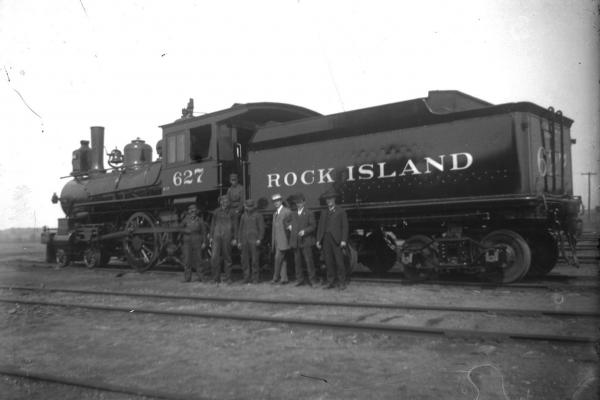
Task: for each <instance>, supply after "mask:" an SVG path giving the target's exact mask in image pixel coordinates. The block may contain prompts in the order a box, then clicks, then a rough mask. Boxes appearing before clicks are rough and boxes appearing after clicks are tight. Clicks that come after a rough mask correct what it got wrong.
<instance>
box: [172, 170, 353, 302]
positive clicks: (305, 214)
mask: <svg viewBox="0 0 600 400" xmlns="http://www.w3.org/2000/svg"><path fill="white" fill-rule="evenodd" d="M230 183H231V186H230V188H229V189H228V191H227V194H225V195H223V196H221V197H220V198H219V207H218V208H217V209H216V210H214V211H213V213H212V220H211V224H210V228H208V227H207V225H205V224H204V222H203V220H202V218H201V217H200V216H199V211H198V208H197V207H196V205H195V204H191V205H190V206H188V212H187V214H186V215H185V216H184V218H183V220H182V222H181V225H182V227H184V228H185V234H184V241H183V253H184V260H183V264H184V267H185V273H184V280H185V281H187V282H189V281H190V280H191V277H192V268H193V267H195V268H196V271H197V272H198V276H199V279H200V280H202V281H207V282H212V283H219V282H221V283H225V284H231V283H232V276H231V269H232V261H231V249H232V247H233V246H237V247H238V248H239V249H240V255H241V265H242V271H243V280H242V283H259V278H260V246H261V244H262V243H263V237H264V235H265V223H264V219H263V216H262V214H260V213H259V212H258V211H257V207H256V203H255V201H254V200H252V199H248V200H245V201H244V200H243V198H244V195H243V187H242V186H241V185H239V183H238V179H237V175H236V174H232V175H231V176H230ZM336 197H337V194H336V193H335V191H333V190H329V191H327V192H325V193H324V194H323V196H322V198H323V199H325V202H326V204H327V208H326V209H324V210H323V211H322V212H321V216H320V218H319V223H318V225H317V223H316V220H315V215H314V213H313V212H312V211H311V210H309V209H307V208H306V207H305V205H306V199H305V197H304V195H303V194H301V193H298V194H296V195H295V196H293V197H292V198H291V199H290V200H291V201H292V202H293V203H294V204H295V206H296V209H295V210H291V209H290V208H289V207H287V206H286V205H285V203H284V199H283V197H282V196H281V194H278V193H277V194H274V195H273V196H272V197H271V200H272V202H273V205H274V206H275V212H274V213H273V220H272V227H271V251H272V252H273V256H274V268H273V269H274V272H273V277H272V280H271V281H270V283H271V284H282V285H283V284H287V283H293V284H294V285H295V286H301V285H305V284H306V285H310V286H312V287H317V286H318V285H319V283H321V284H322V287H323V288H324V289H332V288H335V287H337V288H338V289H340V290H344V289H346V285H347V282H348V276H347V275H348V274H347V273H346V264H345V262H344V251H346V250H347V247H348V217H347V215H346V212H345V211H344V210H343V209H342V208H341V207H338V206H337V204H336ZM209 242H211V243H212V255H211V260H210V261H211V262H210V270H209V269H208V268H204V267H202V266H203V262H202V253H203V251H204V249H205V248H206V247H207V245H208V243H209ZM314 246H316V247H317V248H318V249H319V250H322V252H323V258H324V261H325V264H326V267H327V273H326V276H325V277H324V278H323V279H322V280H319V278H318V277H317V272H318V271H317V269H316V268H315V263H314V259H313V247H314ZM292 254H293V259H294V270H295V271H294V276H295V281H293V282H292V281H291V280H290V279H289V277H288V268H287V258H288V256H291V255H292ZM221 264H223V273H222V274H221Z"/></svg>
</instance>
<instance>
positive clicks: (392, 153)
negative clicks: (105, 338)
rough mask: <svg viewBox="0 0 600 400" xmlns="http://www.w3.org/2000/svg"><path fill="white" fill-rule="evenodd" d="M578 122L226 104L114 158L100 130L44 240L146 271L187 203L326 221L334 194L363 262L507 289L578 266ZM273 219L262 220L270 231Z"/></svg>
mask: <svg viewBox="0 0 600 400" xmlns="http://www.w3.org/2000/svg"><path fill="white" fill-rule="evenodd" d="M572 123H573V120H571V119H569V118H567V117H565V116H563V115H562V113H561V112H560V111H558V112H555V111H554V109H552V108H548V109H546V108H542V107H540V106H537V105H535V104H532V103H528V102H518V103H508V104H501V105H492V104H490V103H488V102H486V101H483V100H481V99H478V98H475V97H473V96H470V95H467V94H465V93H462V92H459V91H430V92H429V93H428V96H427V97H426V98H418V99H413V100H408V101H403V102H398V103H393V104H387V105H381V106H376V107H371V108H365V109H360V110H354V111H348V112H342V113H338V114H333V115H327V116H323V115H321V114H319V113H316V112H314V111H311V110H308V109H306V108H302V107H298V106H294V105H290V104H282V103H248V104H234V105H233V106H232V107H230V108H228V109H225V110H221V111H217V112H213V113H210V114H204V115H201V116H193V103H192V102H190V104H188V108H187V109H183V110H182V117H181V118H179V119H177V120H176V121H174V122H172V123H169V124H166V125H163V126H161V128H162V139H161V140H160V141H159V142H158V144H157V146H156V150H157V153H158V158H157V159H156V160H153V154H152V148H151V146H149V145H147V144H146V143H145V142H144V141H143V140H141V139H136V140H134V141H132V142H131V143H129V144H128V145H127V146H125V148H124V154H123V153H121V152H120V151H119V150H118V149H115V150H113V152H112V153H110V154H109V155H108V157H109V159H108V163H109V165H110V167H111V168H108V169H105V168H104V165H103V156H104V154H103V147H104V145H103V140H104V129H103V128H101V127H92V128H91V148H90V147H89V146H88V143H87V142H85V141H82V147H81V148H80V149H77V150H75V151H74V152H73V171H72V172H71V177H72V179H71V180H70V181H69V182H68V183H67V184H66V185H65V186H64V187H63V189H62V192H61V194H60V197H59V196H57V195H54V196H53V201H54V202H55V203H58V202H60V204H61V207H62V209H63V211H64V213H65V218H61V219H59V221H58V229H57V230H56V231H54V230H47V231H45V232H44V233H43V235H42V242H44V243H46V244H47V249H48V254H49V257H51V258H52V257H54V256H56V259H57V262H58V263H60V264H63V265H64V264H66V263H68V262H69V261H71V260H83V261H84V262H85V264H86V265H87V266H88V267H95V266H99V265H102V264H104V263H106V262H107V261H108V259H109V258H110V257H111V256H119V257H125V258H126V259H127V260H128V262H129V263H130V264H131V265H132V267H134V268H136V269H138V270H140V271H144V270H147V269H149V268H151V267H153V266H154V265H156V264H160V263H163V262H166V261H168V260H169V259H173V258H177V257H178V252H179V247H178V244H177V243H178V237H179V235H180V234H181V228H179V221H180V217H181V213H182V211H183V209H184V208H185V207H186V206H187V205H188V204H189V203H192V202H195V203H197V204H199V205H200V207H201V208H202V209H204V210H209V209H211V208H213V207H216V206H217V199H218V196H219V195H221V194H222V193H224V191H225V190H226V186H225V185H226V182H227V177H228V176H229V174H230V173H232V172H235V173H238V175H239V176H240V178H241V179H240V180H241V184H242V185H243V187H244V190H245V195H246V197H247V198H253V199H255V200H257V204H258V208H259V210H260V211H261V212H262V213H264V214H265V216H267V215H269V214H270V213H271V212H272V211H273V210H272V205H271V204H270V203H269V201H268V199H269V198H270V196H271V195H272V194H274V193H281V194H282V195H283V196H284V197H285V198H287V200H288V201H289V202H290V203H291V204H292V206H293V198H294V194H296V193H298V192H302V193H303V194H304V195H305V197H306V199H307V205H306V206H307V207H309V208H311V209H313V210H315V211H317V212H318V211H319V210H320V208H321V206H322V205H323V204H324V203H323V201H322V200H321V198H320V195H321V194H322V193H323V192H325V191H327V190H329V189H334V190H335V191H336V193H338V194H339V199H338V202H339V203H341V204H342V205H343V206H344V207H345V208H346V210H347V213H348V217H349V221H350V227H351V232H352V233H351V243H352V246H353V248H355V249H356V250H357V252H358V260H359V261H360V262H361V263H363V264H364V265H366V266H367V267H368V268H370V269H371V270H372V271H375V272H385V271H388V270H389V269H390V268H392V267H393V266H394V265H395V264H396V263H399V264H400V265H401V267H402V269H403V271H404V274H405V275H406V276H407V277H408V278H410V279H427V278H432V277H435V276H437V275H438V274H440V273H460V274H471V275H476V276H481V277H483V278H485V279H489V280H494V281H497V282H502V283H508V282H514V281H517V280H519V279H521V278H523V277H525V276H526V275H529V276H540V275H544V274H546V273H548V272H549V271H550V270H551V269H552V268H553V267H554V266H555V264H556V263H557V260H558V257H559V253H560V252H561V251H562V252H563V254H564V255H565V256H566V257H567V258H568V260H569V261H570V262H571V263H572V264H576V263H577V259H576V256H575V252H574V248H575V229H576V219H577V215H578V212H579V205H580V200H579V198H577V197H575V196H573V193H572V170H571V145H572V144H573V143H574V140H572V139H571V137H570V127H571V125H572ZM266 220H267V221H269V220H270V219H269V218H266Z"/></svg>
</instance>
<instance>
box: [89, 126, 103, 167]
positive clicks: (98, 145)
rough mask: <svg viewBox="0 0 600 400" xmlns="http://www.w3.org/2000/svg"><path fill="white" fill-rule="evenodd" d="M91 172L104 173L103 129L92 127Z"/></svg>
mask: <svg viewBox="0 0 600 400" xmlns="http://www.w3.org/2000/svg"><path fill="white" fill-rule="evenodd" d="M90 129H91V136H92V151H91V156H92V160H91V161H92V165H91V168H90V170H91V172H104V127H102V126H92V127H91V128H90Z"/></svg>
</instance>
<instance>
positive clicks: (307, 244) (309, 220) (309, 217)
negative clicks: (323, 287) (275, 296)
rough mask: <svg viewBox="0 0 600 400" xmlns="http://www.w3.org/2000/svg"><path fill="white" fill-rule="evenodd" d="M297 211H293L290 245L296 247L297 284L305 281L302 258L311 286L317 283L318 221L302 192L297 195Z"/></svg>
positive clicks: (299, 284)
mask: <svg viewBox="0 0 600 400" xmlns="http://www.w3.org/2000/svg"><path fill="white" fill-rule="evenodd" d="M294 199H295V203H296V207H297V211H295V212H292V230H291V232H290V247H291V248H292V249H294V267H295V271H296V286H301V285H303V284H304V283H305V279H304V272H303V268H302V260H304V262H305V263H306V272H307V282H308V284H309V285H310V286H314V285H316V283H317V280H316V275H315V263H314V260H313V254H312V247H313V246H314V244H315V231H316V228H317V223H316V222H315V215H314V213H313V212H312V211H310V210H307V209H306V208H305V207H304V206H305V204H306V199H305V198H304V195H303V194H302V193H298V194H297V195H296V196H295V198H294Z"/></svg>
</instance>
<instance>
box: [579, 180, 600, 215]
mask: <svg viewBox="0 0 600 400" xmlns="http://www.w3.org/2000/svg"><path fill="white" fill-rule="evenodd" d="M581 175H587V177H588V220H591V219H592V215H591V211H590V200H591V197H592V175H598V174H597V173H595V172H592V171H588V172H582V173H581Z"/></svg>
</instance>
